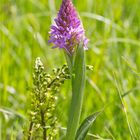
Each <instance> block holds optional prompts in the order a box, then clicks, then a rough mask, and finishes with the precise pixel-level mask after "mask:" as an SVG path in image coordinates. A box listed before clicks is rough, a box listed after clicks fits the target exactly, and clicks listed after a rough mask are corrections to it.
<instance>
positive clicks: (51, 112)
mask: <svg viewBox="0 0 140 140" xmlns="http://www.w3.org/2000/svg"><path fill="white" fill-rule="evenodd" d="M69 78H70V75H69V70H68V67H67V65H63V66H62V68H57V69H56V68H55V69H53V74H47V73H46V72H45V70H44V66H43V64H42V62H41V60H40V58H37V59H36V61H35V66H34V73H33V88H32V94H31V110H30V125H29V129H28V132H27V133H28V134H27V139H28V140H32V139H37V140H39V139H41V140H42V139H43V140H53V139H56V134H57V130H58V129H57V116H56V112H55V111H56V99H57V94H58V92H59V89H60V86H61V85H62V84H63V83H64V81H65V80H67V79H69Z"/></svg>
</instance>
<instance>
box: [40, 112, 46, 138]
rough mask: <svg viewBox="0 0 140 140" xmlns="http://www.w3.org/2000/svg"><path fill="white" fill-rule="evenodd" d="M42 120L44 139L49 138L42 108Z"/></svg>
mask: <svg viewBox="0 0 140 140" xmlns="http://www.w3.org/2000/svg"><path fill="white" fill-rule="evenodd" d="M41 122H42V128H43V140H47V134H46V131H47V130H46V124H45V120H44V112H43V111H42V110H41Z"/></svg>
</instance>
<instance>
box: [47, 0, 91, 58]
mask: <svg viewBox="0 0 140 140" xmlns="http://www.w3.org/2000/svg"><path fill="white" fill-rule="evenodd" d="M81 41H83V43H84V45H83V47H84V49H87V43H88V39H87V38H86V37H85V31H84V29H83V26H82V23H81V21H80V19H79V17H78V14H77V12H76V9H75V7H74V6H73V3H72V1H71V0H63V1H62V5H61V8H60V10H59V12H58V15H57V18H56V19H55V24H54V25H52V26H51V31H50V40H49V43H53V44H54V46H53V48H62V49H65V50H66V51H67V53H69V54H71V55H72V54H73V53H74V51H75V47H76V46H77V45H78V44H79V43H80V42H81Z"/></svg>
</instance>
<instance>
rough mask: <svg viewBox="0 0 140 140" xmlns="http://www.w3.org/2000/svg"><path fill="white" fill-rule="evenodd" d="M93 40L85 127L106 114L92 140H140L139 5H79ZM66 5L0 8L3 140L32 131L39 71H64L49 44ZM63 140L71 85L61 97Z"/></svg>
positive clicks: (19, 2) (126, 0) (120, 0)
mask: <svg viewBox="0 0 140 140" xmlns="http://www.w3.org/2000/svg"><path fill="white" fill-rule="evenodd" d="M73 3H74V5H75V6H76V8H77V10H78V11H79V15H80V16H81V19H82V21H83V25H84V28H85V30H86V36H87V37H88V38H89V39H90V42H89V50H88V51H87V52H86V62H87V64H90V65H93V66H94V70H93V72H87V77H86V88H85V97H84V105H83V109H82V117H81V121H82V120H83V119H84V118H85V117H86V116H88V115H89V114H92V113H94V112H95V111H98V110H100V109H102V108H104V111H103V113H102V114H101V115H100V116H99V117H98V119H97V120H96V122H95V123H94V125H93V126H92V128H91V129H90V133H89V134H88V136H87V138H86V139H87V140H92V139H100V140H103V139H108V140H131V139H132V140H140V109H139V106H140V92H139V91H140V73H139V71H140V16H139V11H140V0H117V1H115V0H106V1H102V0H82V1H81V0H73ZM60 4H61V1H60V0H59V1H58V0H57V1H55V0H40V1H39V0H0V140H8V139H11V140H15V139H19V140H20V139H22V135H23V128H24V127H25V128H26V126H27V125H28V113H27V112H28V109H29V108H30V91H29V90H28V88H29V87H31V86H32V72H33V69H32V68H33V64H34V61H35V58H36V57H38V56H39V57H40V58H41V59H42V61H43V63H44V65H45V69H46V71H47V72H50V71H51V69H52V68H54V67H60V66H62V65H63V64H64V63H65V61H64V60H65V59H64V54H63V52H62V51H59V50H58V49H55V50H54V49H52V48H51V46H50V45H49V44H48V43H47V40H48V38H49V36H48V32H49V29H50V25H51V23H52V22H53V18H54V17H55V16H56V14H57V10H58V9H59V7H60ZM58 97H59V98H58V99H59V100H58V104H57V115H58V118H59V123H60V127H61V131H62V132H61V133H62V137H63V135H64V133H65V127H66V124H67V114H68V107H69V103H70V97H71V92H70V82H69V81H67V82H66V83H65V85H64V86H63V88H62V89H61V93H60V94H59V95H58Z"/></svg>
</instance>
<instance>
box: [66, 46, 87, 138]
mask: <svg viewBox="0 0 140 140" xmlns="http://www.w3.org/2000/svg"><path fill="white" fill-rule="evenodd" d="M72 59H73V60H72V61H71V62H73V64H72V73H71V74H72V99H71V105H70V112H69V119H68V125H67V134H66V139H67V140H75V136H76V132H77V129H78V126H79V120H80V115H81V108H82V103H83V95H84V86H85V59H84V48H83V44H80V45H79V46H78V47H77V50H76V52H75V56H74V57H73V58H72Z"/></svg>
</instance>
